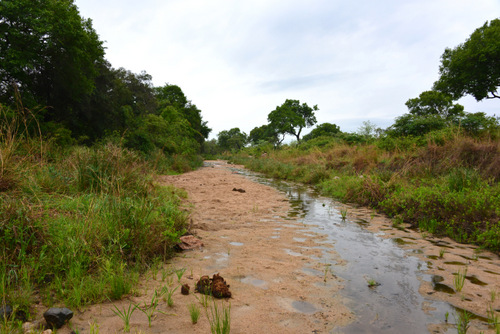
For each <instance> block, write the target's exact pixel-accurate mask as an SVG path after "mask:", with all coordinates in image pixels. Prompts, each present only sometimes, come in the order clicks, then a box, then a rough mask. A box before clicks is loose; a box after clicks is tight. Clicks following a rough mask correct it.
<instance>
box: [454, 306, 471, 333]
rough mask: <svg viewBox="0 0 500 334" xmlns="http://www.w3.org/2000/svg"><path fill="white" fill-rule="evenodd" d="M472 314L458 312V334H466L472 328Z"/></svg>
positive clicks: (456, 316)
mask: <svg viewBox="0 0 500 334" xmlns="http://www.w3.org/2000/svg"><path fill="white" fill-rule="evenodd" d="M470 320H471V314H470V313H469V312H467V311H457V312H456V313H455V322H456V326H457V333H458V334H466V333H467V331H468V330H469V327H470Z"/></svg>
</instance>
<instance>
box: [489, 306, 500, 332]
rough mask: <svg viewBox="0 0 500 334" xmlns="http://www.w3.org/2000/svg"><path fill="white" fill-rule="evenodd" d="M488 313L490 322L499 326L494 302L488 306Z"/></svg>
mask: <svg viewBox="0 0 500 334" xmlns="http://www.w3.org/2000/svg"><path fill="white" fill-rule="evenodd" d="M486 314H487V315H488V322H489V323H490V325H492V326H495V327H497V326H498V325H499V324H500V323H499V322H498V315H497V312H496V311H495V308H494V307H493V305H492V304H490V305H489V306H488V309H487V310H486Z"/></svg>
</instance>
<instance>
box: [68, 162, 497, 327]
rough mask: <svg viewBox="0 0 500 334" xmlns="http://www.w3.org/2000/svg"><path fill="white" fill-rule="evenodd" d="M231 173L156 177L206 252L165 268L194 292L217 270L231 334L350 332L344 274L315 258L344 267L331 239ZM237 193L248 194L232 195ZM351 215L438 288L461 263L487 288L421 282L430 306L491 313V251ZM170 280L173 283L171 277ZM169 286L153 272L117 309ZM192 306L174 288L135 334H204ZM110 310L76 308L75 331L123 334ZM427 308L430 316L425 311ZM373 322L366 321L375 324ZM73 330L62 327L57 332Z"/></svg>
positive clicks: (357, 212)
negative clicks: (419, 266) (178, 272)
mask: <svg viewBox="0 0 500 334" xmlns="http://www.w3.org/2000/svg"><path fill="white" fill-rule="evenodd" d="M229 167H233V168H234V167H235V166H229V165H227V164H226V163H225V162H221V161H218V162H210V163H209V165H208V167H204V168H201V169H199V170H197V171H194V172H190V173H187V174H183V175H176V176H162V177H161V178H160V180H159V182H161V183H166V184H173V185H174V186H176V187H178V188H182V189H185V190H186V191H187V193H188V196H189V199H188V202H189V204H188V207H189V210H191V212H192V214H191V220H192V230H191V231H192V232H193V233H194V234H195V235H196V236H197V237H199V238H200V239H201V240H202V241H203V243H204V247H203V248H202V249H197V250H192V251H185V252H182V253H180V254H179V256H177V257H175V258H174V259H172V260H171V261H169V263H167V264H165V268H171V269H180V268H186V272H185V274H184V276H183V277H182V279H181V283H182V284H186V283H187V284H189V285H190V287H191V290H193V289H194V285H195V283H196V281H197V280H198V278H199V277H200V276H201V275H212V274H214V273H220V274H221V275H222V276H223V277H224V278H225V279H226V281H227V282H228V284H230V290H231V292H232V295H233V297H232V298H231V299H229V300H228V301H229V302H230V303H231V333H342V332H344V330H343V328H349V327H345V326H347V325H349V324H350V323H354V322H355V321H356V315H355V314H354V311H352V310H350V309H349V308H348V307H347V306H346V305H347V304H348V303H346V299H345V298H344V297H343V295H342V289H343V287H344V285H345V284H347V282H345V281H344V280H343V279H342V278H341V277H342V275H335V271H336V269H335V266H333V267H331V270H330V267H329V266H327V265H326V262H322V261H321V258H322V256H323V255H324V254H325V253H327V254H328V257H329V259H330V260H331V259H334V262H335V264H336V266H345V265H346V261H345V260H344V259H342V258H341V257H340V256H339V255H338V254H337V253H336V252H335V249H334V247H333V246H334V245H333V244H331V245H330V244H328V243H325V242H324V241H325V240H326V239H327V238H326V236H325V235H323V234H322V233H321V231H317V230H313V229H311V228H308V227H307V226H306V225H305V224H304V223H303V222H301V220H300V219H293V218H290V215H288V213H289V212H290V209H291V206H290V202H289V200H288V199H287V198H286V196H285V194H284V193H282V192H280V191H278V190H276V189H275V188H272V187H269V186H266V185H262V184H259V183H256V182H253V181H251V180H250V179H248V178H246V177H244V176H242V175H240V174H239V173H235V172H234V169H230V168H229ZM234 188H237V189H243V190H245V192H238V191H233V189H234ZM349 219H352V220H359V219H363V221H366V222H369V223H368V224H366V227H364V228H365V229H367V230H370V231H372V232H373V233H377V234H380V235H381V237H382V238H393V239H395V241H396V242H397V243H399V244H400V247H402V248H404V249H408V251H407V252H408V253H411V254H413V255H414V256H415V257H418V258H419V259H420V260H419V261H422V262H424V263H427V268H424V269H425V275H427V276H426V277H437V275H439V276H441V278H442V281H441V282H438V283H439V284H443V285H446V286H449V287H453V277H454V275H453V274H454V273H456V272H457V270H458V269H459V268H462V267H464V265H466V266H467V268H468V273H467V276H470V277H471V278H472V279H473V278H474V277H475V278H477V279H479V280H480V282H481V283H484V285H480V284H477V283H478V282H477V281H476V282H475V284H473V283H470V282H469V281H467V282H466V286H465V287H464V290H463V292H462V293H450V292H449V291H446V289H441V290H444V291H441V290H440V289H439V288H440V287H441V285H439V284H438V285H437V288H436V284H435V283H432V281H431V280H430V279H429V280H424V279H422V284H421V285H420V293H421V295H422V296H425V298H426V300H441V301H445V302H448V303H451V304H453V305H455V306H457V307H460V308H464V309H467V310H470V311H474V312H475V313H476V314H478V315H480V316H483V317H486V316H487V314H486V309H487V306H489V305H490V304H491V295H492V291H494V292H496V293H500V267H499V263H500V260H499V258H498V257H497V256H496V255H494V254H491V253H488V252H482V253H478V252H477V251H476V250H475V249H474V247H470V246H464V245H457V244H456V243H454V242H452V241H451V240H438V239H435V240H433V239H431V238H427V239H423V238H422V235H421V234H420V233H418V232H415V231H409V230H405V231H402V230H399V229H395V228H393V227H392V226H391V225H392V224H391V222H390V220H388V219H386V218H384V217H381V216H379V215H374V214H373V212H371V211H370V210H366V209H354V208H349ZM381 231H383V235H382V233H381ZM436 242H437V243H436ZM318 245H321V247H319V246H318ZM440 249H445V254H444V257H443V258H442V259H441V258H439V257H438V256H436V255H439V250H440ZM413 255H412V256H413ZM325 269H328V270H327V271H325ZM325 272H326V275H325ZM173 277H174V282H177V277H176V276H175V275H174V276H173ZM325 278H326V279H325ZM441 278H439V279H438V280H441ZM165 285H166V282H165V281H162V279H161V274H158V275H157V277H156V279H152V275H151V274H149V275H147V277H145V278H144V279H142V283H141V285H140V286H139V287H138V288H136V289H135V292H134V294H133V295H131V296H129V297H127V298H124V299H123V300H121V301H118V302H114V304H115V305H116V306H117V307H118V308H120V309H122V308H124V307H128V305H129V304H130V303H133V304H137V303H141V304H142V303H144V302H148V301H151V296H152V294H153V291H154V289H160V288H161V287H163V286H165ZM441 288H442V287H441ZM363 289H366V293H367V294H369V293H374V292H372V291H370V289H369V288H368V287H366V286H364V287H363ZM375 289H376V288H375ZM438 290H439V291H438ZM363 293H365V290H363ZM375 293H376V292H375ZM197 295H198V294H197ZM499 301H500V296H498V297H497V298H496V300H495V301H494V302H493V303H492V304H491V305H492V307H493V309H497V310H498V309H500V302H499ZM193 302H195V303H196V302H197V299H196V297H195V295H193V294H190V295H189V296H184V295H181V293H180V289H178V290H177V291H176V292H175V294H174V306H173V307H171V308H170V307H168V306H167V305H166V303H165V302H163V301H161V302H160V304H159V306H158V309H159V310H161V311H162V312H164V313H165V314H162V313H157V316H156V317H155V318H154V320H153V321H152V325H151V327H148V321H147V317H146V316H145V315H144V314H143V313H141V312H138V311H136V312H134V313H133V315H132V318H131V333H210V328H209V323H208V320H207V318H206V316H205V315H204V314H203V312H202V315H201V317H200V320H199V322H198V323H197V324H195V325H193V324H191V320H190V317H189V312H188V308H187V306H188V305H189V304H190V303H193ZM351 302H352V301H351ZM360 303H363V301H360ZM112 307H113V304H111V303H106V304H99V305H94V306H91V307H88V308H86V309H85V310H83V312H75V313H76V314H75V316H74V318H73V320H72V321H71V325H72V327H73V328H78V329H79V331H80V333H88V332H89V327H90V325H89V324H90V323H96V324H98V325H99V329H100V333H115V332H116V333H121V332H122V329H123V322H122V320H121V319H120V318H118V317H117V316H116V315H115V314H114V313H113V312H112V310H111V309H112ZM426 307H427V308H429V310H425V308H426ZM423 308H424V311H429V312H430V311H432V309H433V306H432V305H431V303H428V302H424V303H423ZM496 314H497V315H498V314H499V313H498V312H496ZM376 317H377V316H375V317H373V319H372V320H371V321H373V322H374V323H375V322H376V321H377V319H376ZM443 318H444V317H443ZM406 320H407V319H401V321H402V322H404V321H406ZM451 320H453V315H450V322H452V321H451ZM443 322H444V319H443ZM366 328H370V324H368V326H365V329H364V331H363V332H366V333H369V332H384V331H381V330H379V329H377V327H376V326H374V327H373V328H374V330H373V331H370V330H369V329H368V330H366ZM427 328H428V330H429V331H430V332H435V333H446V332H447V330H448V333H454V332H456V330H455V329H453V328H452V327H451V326H450V325H448V328H447V325H446V324H444V323H440V324H431V325H429V326H427ZM480 331H482V332H484V333H490V332H491V333H493V332H494V331H493V329H492V328H490V327H488V326H486V325H485V323H484V319H476V320H474V321H473V326H472V327H471V329H470V331H469V333H479V332H480ZM69 332H70V330H69V329H68V328H67V326H65V327H64V328H62V329H61V330H59V331H58V333H62V334H65V333H69ZM346 332H351V333H352V332H356V331H353V330H346ZM386 332H391V331H386ZM407 333H411V331H410V332H407Z"/></svg>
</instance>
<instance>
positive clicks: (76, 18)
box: [0, 0, 104, 129]
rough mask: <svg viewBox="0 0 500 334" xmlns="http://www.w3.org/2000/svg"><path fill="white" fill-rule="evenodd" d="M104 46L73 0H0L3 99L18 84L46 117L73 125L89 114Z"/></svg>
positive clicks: (0, 99)
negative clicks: (40, 107)
mask: <svg viewBox="0 0 500 334" xmlns="http://www.w3.org/2000/svg"><path fill="white" fill-rule="evenodd" d="M103 62H104V48H103V46H102V42H101V41H100V40H99V38H98V35H97V33H96V32H95V31H94V29H93V28H92V22H91V21H90V20H84V19H82V18H81V17H80V15H79V12H78V8H77V7H76V5H75V4H74V3H73V0H2V1H0V102H1V103H5V104H10V103H13V96H14V94H13V91H14V89H17V90H18V91H19V92H20V94H21V97H22V99H23V103H24V105H25V106H27V107H34V106H37V105H41V106H48V108H46V109H45V110H46V113H45V115H44V116H45V121H55V122H63V123H65V124H67V126H69V127H70V128H72V129H74V128H75V126H77V124H80V123H82V122H85V121H86V119H87V118H88V116H89V115H88V105H89V103H90V99H91V95H92V93H93V92H94V89H95V79H96V77H97V76H98V74H99V66H100V64H102V63H103Z"/></svg>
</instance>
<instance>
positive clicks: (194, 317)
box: [188, 303, 201, 325]
mask: <svg viewBox="0 0 500 334" xmlns="http://www.w3.org/2000/svg"><path fill="white" fill-rule="evenodd" d="M188 309H189V316H190V317H191V323H192V324H193V325H194V324H196V323H198V319H199V318H200V313H201V312H200V308H199V307H198V305H196V304H195V303H191V304H189V305H188Z"/></svg>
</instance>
